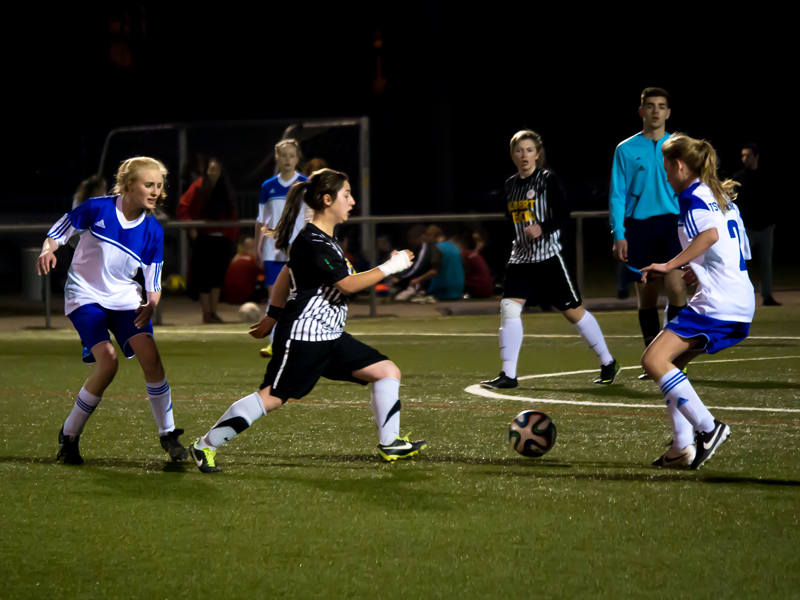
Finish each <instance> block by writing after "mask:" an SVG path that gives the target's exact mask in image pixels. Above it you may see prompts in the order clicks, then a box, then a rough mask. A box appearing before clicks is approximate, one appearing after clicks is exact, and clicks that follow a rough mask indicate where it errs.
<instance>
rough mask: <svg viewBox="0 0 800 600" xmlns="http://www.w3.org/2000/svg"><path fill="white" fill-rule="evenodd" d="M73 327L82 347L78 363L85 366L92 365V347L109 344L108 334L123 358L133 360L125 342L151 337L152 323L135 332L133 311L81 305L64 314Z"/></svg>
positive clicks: (93, 360) (131, 350)
mask: <svg viewBox="0 0 800 600" xmlns="http://www.w3.org/2000/svg"><path fill="white" fill-rule="evenodd" d="M67 316H68V317H69V320H70V321H72V324H73V325H74V326H75V329H76V330H77V332H78V335H80V336H81V343H82V344H83V356H82V358H81V360H83V362H85V363H86V364H91V363H93V362H95V358H94V355H93V354H92V348H94V347H95V346H96V345H97V344H99V343H100V342H110V341H111V336H110V335H109V333H108V332H109V331H112V332H113V333H114V337H115V338H116V339H117V343H118V344H119V347H120V348H121V349H122V353H123V354H124V355H125V358H133V354H134V352H133V349H132V348H131V346H130V344H128V340H130V339H131V338H132V337H133V336H135V335H139V334H140V333H149V334H150V335H153V323H152V322H149V321H148V323H147V327H145V328H144V329H138V328H137V327H136V325H134V324H133V322H134V321H135V320H136V317H138V316H139V315H138V314H137V313H136V311H135V310H111V309H109V308H103V307H102V306H100V305H99V304H85V305H83V306H81V307H78V308H76V309H75V310H73V311H72V312H71V313H69V314H68V315H67Z"/></svg>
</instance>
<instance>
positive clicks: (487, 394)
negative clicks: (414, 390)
mask: <svg viewBox="0 0 800 600" xmlns="http://www.w3.org/2000/svg"><path fill="white" fill-rule="evenodd" d="M794 358H800V356H769V357H760V358H724V359H718V360H703V361H700V362H693V363H691V364H692V365H693V366H694V365H704V364H708V363H733V362H750V361H756V360H788V359H794ZM627 369H641V367H639V366H635V367H622V368H621V369H620V371H622V370H627ZM596 372H597V369H584V370H582V371H563V372H561V373H543V374H541V375H525V376H523V377H518V378H517V379H543V378H545V377H562V376H567V375H582V374H585V373H596ZM464 391H465V392H467V393H468V394H472V395H474V396H483V397H484V398H498V399H502V400H518V401H519V402H536V403H539V404H569V405H572V406H610V407H614V408H664V406H663V405H662V404H628V403H625V402H592V401H589V400H552V399H548V398H528V397H526V396H507V395H505V394H499V393H497V392H492V391H490V390H486V389H484V388H482V387H481V386H480V384H475V385H471V386H469V387H467V388H465V389H464ZM708 408H709V409H713V410H732V411H744V412H771V413H800V409H796V408H761V407H755V406H709V407H708Z"/></svg>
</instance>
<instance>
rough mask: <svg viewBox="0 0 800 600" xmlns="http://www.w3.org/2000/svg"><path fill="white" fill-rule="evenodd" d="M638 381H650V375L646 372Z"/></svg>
mask: <svg viewBox="0 0 800 600" xmlns="http://www.w3.org/2000/svg"><path fill="white" fill-rule="evenodd" d="M636 379H638V380H639V381H649V380H650V375H648V374H647V373H645V372H642V374H641V375H639V377H637V378H636Z"/></svg>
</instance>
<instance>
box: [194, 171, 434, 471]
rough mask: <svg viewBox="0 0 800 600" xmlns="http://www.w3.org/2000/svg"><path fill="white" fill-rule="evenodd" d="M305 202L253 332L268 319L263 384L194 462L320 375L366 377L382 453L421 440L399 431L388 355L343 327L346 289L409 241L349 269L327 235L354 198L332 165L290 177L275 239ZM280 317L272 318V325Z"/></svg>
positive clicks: (398, 267) (282, 240) (408, 449)
mask: <svg viewBox="0 0 800 600" xmlns="http://www.w3.org/2000/svg"><path fill="white" fill-rule="evenodd" d="M303 202H305V204H306V205H308V206H309V207H310V208H311V209H313V210H314V218H313V219H312V221H311V223H309V224H308V225H306V226H305V228H304V229H303V230H302V231H301V232H300V234H299V235H298V236H297V238H296V239H295V240H294V242H293V243H292V246H291V251H290V252H288V254H289V263H288V265H287V266H285V267H284V268H283V270H282V271H281V273H280V275H279V276H278V279H277V280H276V282H275V286H274V288H273V296H272V299H271V305H270V308H269V311H268V314H267V315H266V316H265V317H264V319H262V320H261V322H260V323H258V324H257V325H255V326H253V329H252V330H251V332H250V334H251V335H252V336H253V337H256V338H263V337H265V336H266V335H269V333H270V332H271V331H272V329H273V327H275V338H274V342H273V358H272V360H271V361H270V362H269V365H268V366H267V372H266V375H264V381H263V383H262V384H261V389H260V390H259V391H258V392H256V393H253V394H250V395H249V396H245V397H244V398H242V399H241V400H238V401H237V402H235V403H234V404H233V405H231V406H230V408H228V410H227V411H226V412H225V414H224V415H222V417H221V418H220V419H219V421H217V423H216V424H215V425H214V426H213V427H212V428H211V430H210V431H209V432H208V433H207V434H206V435H205V436H203V437H202V438H200V439H198V440H197V441H196V442H195V443H194V444H192V446H191V447H190V453H191V455H192V457H193V458H194V460H195V462H196V463H197V466H198V467H199V468H200V470H201V471H203V472H205V473H212V472H217V471H219V470H220V469H218V468H217V467H216V464H215V454H216V449H217V448H218V447H219V446H222V445H223V444H224V443H226V442H228V441H230V440H231V439H232V438H233V437H234V436H236V435H237V434H239V433H241V432H242V431H244V430H245V429H247V428H248V427H249V426H250V425H251V424H252V423H253V421H255V420H256V419H258V418H259V417H261V416H263V415H266V414H267V413H268V412H269V411H271V410H274V409H276V408H280V407H281V406H282V405H283V404H284V403H285V402H286V401H287V400H289V399H290V398H294V399H298V400H299V399H300V398H303V397H304V396H305V395H307V394H308V393H309V392H311V390H312V389H313V388H314V386H315V385H316V383H317V381H318V380H319V378H320V377H325V378H327V379H333V380H338V381H351V382H354V383H359V384H362V385H366V384H367V383H372V384H373V386H372V402H371V406H372V412H373V416H374V417H375V423H376V424H377V426H378V433H379V438H380V439H379V444H378V453H379V454H380V455H381V456H382V457H383V458H384V459H385V460H387V461H393V460H396V459H398V458H409V457H410V456H413V455H415V454H417V453H418V452H419V451H420V450H422V449H423V448H425V446H427V442H425V441H418V442H411V441H409V440H408V438H407V437H403V438H401V437H400V435H399V432H400V406H401V405H400V400H399V390H400V370H399V369H398V368H397V366H396V365H395V364H394V363H393V362H392V361H390V360H389V359H388V358H387V357H386V356H384V355H383V354H381V353H380V352H378V351H377V350H375V349H374V348H371V347H370V346H367V345H366V344H364V343H362V342H360V341H358V340H356V339H354V338H353V337H352V336H350V335H349V334H347V333H345V332H344V324H345V319H346V318H347V303H348V300H349V296H350V295H351V294H354V293H356V292H359V291H361V290H363V289H366V288H368V287H370V286H373V285H375V284H376V283H378V282H379V281H381V280H383V279H384V278H385V277H388V276H389V275H393V274H395V273H399V272H400V271H403V270H404V269H407V268H408V267H409V266H411V260H412V259H413V258H414V255H413V254H412V253H411V252H410V251H409V250H404V251H403V252H395V253H393V254H392V256H391V258H390V259H389V260H388V261H387V262H385V263H384V264H382V265H380V266H379V267H377V268H375V269H372V270H370V271H367V272H365V273H358V274H356V273H355V271H354V270H353V267H352V266H351V265H350V264H349V263H348V262H347V260H346V259H345V257H344V253H343V252H342V249H341V248H340V247H339V244H338V243H337V242H336V240H335V239H334V238H333V229H334V227H335V226H336V225H338V224H340V223H343V222H345V221H347V218H348V215H349V213H350V210H352V208H353V206H354V205H355V201H354V200H353V198H352V197H351V195H350V183H349V181H348V180H347V175H345V174H344V173H340V172H338V171H333V170H331V169H322V170H320V171H317V172H315V173H314V174H313V175H312V176H311V178H310V179H309V180H308V181H305V182H300V183H296V184H294V185H293V186H292V188H291V190H290V192H289V194H288V196H287V198H286V207H285V208H284V211H283V214H282V215H281V219H280V222H279V223H278V227H277V229H275V230H274V231H270V232H269V234H270V235H274V236H275V245H276V247H277V248H280V249H281V250H285V251H289V236H290V235H291V234H292V229H293V227H294V223H295V221H296V218H297V214H298V211H299V210H300V207H301V206H302V205H303ZM276 322H277V325H276Z"/></svg>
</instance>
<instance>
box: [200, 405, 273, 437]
mask: <svg viewBox="0 0 800 600" xmlns="http://www.w3.org/2000/svg"><path fill="white" fill-rule="evenodd" d="M266 414H267V413H266V411H265V410H264V404H263V403H262V402H261V397H260V396H259V395H258V394H250V395H249V396H245V397H244V398H241V399H240V400H237V401H236V402H234V403H233V404H231V405H230V406H229V407H228V410H226V411H225V414H224V415H222V416H221V417H220V418H219V421H217V422H216V423H215V424H214V426H213V427H212V428H211V429H210V430H209V432H208V433H207V434H206V435H205V436H204V437H202V438H200V441H198V442H197V447H198V448H201V449H202V448H211V449H212V450H216V449H217V448H219V447H220V446H222V445H224V444H225V443H226V442H229V441H231V440H232V439H233V438H235V437H236V436H237V435H239V434H240V433H242V432H243V431H244V430H245V429H247V428H248V427H250V425H252V424H253V421H255V420H257V419H260V418H261V417H263V416H264V415H266Z"/></svg>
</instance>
